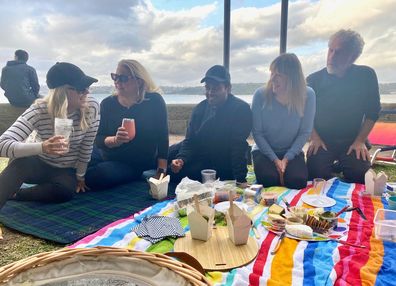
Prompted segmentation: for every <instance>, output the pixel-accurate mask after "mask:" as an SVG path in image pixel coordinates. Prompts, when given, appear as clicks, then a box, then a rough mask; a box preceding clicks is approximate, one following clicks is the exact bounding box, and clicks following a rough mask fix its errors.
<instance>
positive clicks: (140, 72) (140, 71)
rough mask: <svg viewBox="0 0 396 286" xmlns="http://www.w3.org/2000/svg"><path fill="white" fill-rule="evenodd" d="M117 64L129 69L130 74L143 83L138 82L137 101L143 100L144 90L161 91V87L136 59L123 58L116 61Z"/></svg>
mask: <svg viewBox="0 0 396 286" xmlns="http://www.w3.org/2000/svg"><path fill="white" fill-rule="evenodd" d="M118 66H123V67H125V68H126V69H127V70H129V71H130V73H131V75H132V76H133V77H135V78H137V79H140V80H141V81H142V82H143V84H142V85H140V84H139V89H138V93H139V94H138V96H139V99H138V102H142V101H143V100H144V95H145V93H146V92H157V93H161V89H160V88H159V87H158V86H157V85H156V84H155V83H154V81H153V79H152V78H151V76H150V74H149V73H148V71H147V70H146V69H145V68H144V66H143V65H142V64H141V63H139V62H138V61H136V60H131V59H123V60H120V61H119V62H118Z"/></svg>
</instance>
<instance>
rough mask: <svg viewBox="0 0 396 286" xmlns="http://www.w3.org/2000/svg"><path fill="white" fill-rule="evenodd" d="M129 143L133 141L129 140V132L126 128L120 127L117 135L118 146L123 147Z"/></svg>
mask: <svg viewBox="0 0 396 286" xmlns="http://www.w3.org/2000/svg"><path fill="white" fill-rule="evenodd" d="M129 141H131V139H129V136H128V131H127V130H126V129H125V127H122V126H120V127H118V129H117V133H116V135H115V142H116V143H117V144H118V145H121V144H124V143H128V142H129Z"/></svg>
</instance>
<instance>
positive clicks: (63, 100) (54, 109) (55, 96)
mask: <svg viewBox="0 0 396 286" xmlns="http://www.w3.org/2000/svg"><path fill="white" fill-rule="evenodd" d="M68 87H69V86H68V85H62V86H60V87H57V88H54V89H50V90H49V92H48V95H47V96H46V97H44V98H40V99H37V100H36V103H45V104H46V105H47V109H48V113H49V114H50V115H51V117H52V119H53V120H55V117H58V118H67V107H68V101H67V89H68ZM79 111H80V128H81V129H82V130H86V129H88V127H89V123H88V118H89V108H88V106H84V107H83V108H80V110H79Z"/></svg>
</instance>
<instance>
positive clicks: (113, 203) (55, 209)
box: [0, 181, 175, 244]
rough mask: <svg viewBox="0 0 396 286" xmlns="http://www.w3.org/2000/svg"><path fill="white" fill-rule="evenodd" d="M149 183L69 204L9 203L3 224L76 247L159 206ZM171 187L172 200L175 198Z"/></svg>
mask: <svg viewBox="0 0 396 286" xmlns="http://www.w3.org/2000/svg"><path fill="white" fill-rule="evenodd" d="M148 190H149V185H148V184H147V183H146V182H145V181H139V182H133V183H130V184H126V185H122V186H118V187H115V188H112V189H108V190H104V191H97V192H92V191H91V192H86V193H81V194H76V195H75V197H74V198H73V199H72V200H71V201H69V202H66V203H61V204H44V203H38V202H21V201H11V200H10V201H8V202H7V204H6V205H5V206H4V207H3V208H2V209H1V210H0V222H1V223H2V224H4V225H5V226H7V227H9V228H12V229H15V230H18V231H20V232H23V233H27V234H31V235H33V236H37V237H40V238H44V239H47V240H52V241H55V242H59V243H64V244H68V243H72V242H75V241H77V240H79V239H81V238H83V237H85V236H87V235H88V234H91V233H93V232H95V231H97V230H98V229H100V228H102V227H104V226H106V225H108V224H109V223H111V222H113V221H116V220H118V219H121V218H125V217H128V216H131V215H133V214H134V213H136V212H138V211H140V210H142V209H144V208H146V207H148V206H150V205H153V204H155V203H157V202H158V201H157V200H154V199H153V198H151V196H150V195H149V193H148ZM174 190H175V186H173V185H171V184H170V185H169V190H168V196H169V197H170V198H172V197H174Z"/></svg>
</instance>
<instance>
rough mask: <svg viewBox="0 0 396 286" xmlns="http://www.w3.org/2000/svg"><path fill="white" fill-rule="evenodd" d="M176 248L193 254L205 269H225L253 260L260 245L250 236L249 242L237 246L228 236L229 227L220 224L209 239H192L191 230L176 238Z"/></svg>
mask: <svg viewBox="0 0 396 286" xmlns="http://www.w3.org/2000/svg"><path fill="white" fill-rule="evenodd" d="M174 250H175V251H178V252H179V251H182V252H187V253H188V254H190V255H192V256H193V257H195V258H196V259H197V260H198V261H199V263H201V265H202V267H203V268H204V269H205V270H215V271H225V270H230V269H232V268H236V267H240V266H243V265H246V264H248V263H249V262H251V261H252V260H253V259H254V258H255V257H256V255H257V253H258V245H257V242H256V240H255V239H254V238H253V237H251V236H249V239H248V242H247V244H245V245H238V246H236V245H234V243H233V242H232V241H231V239H229V237H228V229H227V227H224V226H218V227H217V228H215V229H213V230H212V236H211V238H209V240H208V241H202V240H197V239H191V234H190V232H188V233H186V236H185V237H182V238H178V239H177V240H176V242H175V246H174Z"/></svg>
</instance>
